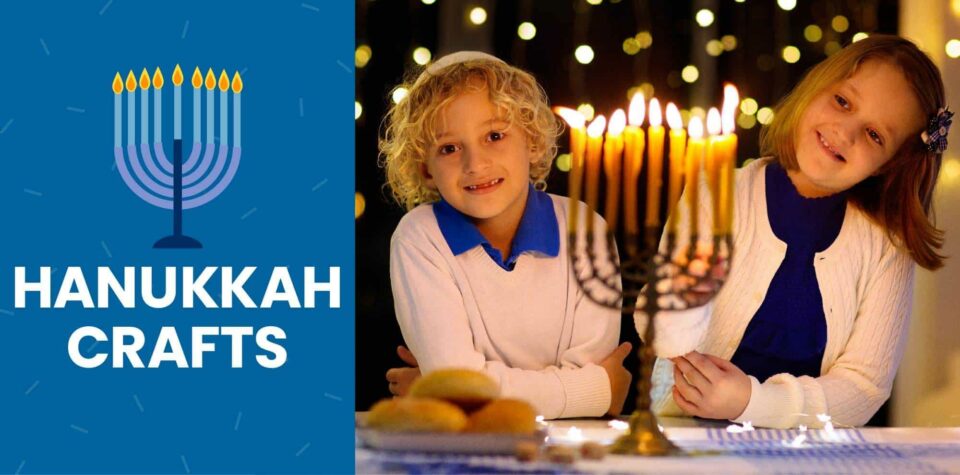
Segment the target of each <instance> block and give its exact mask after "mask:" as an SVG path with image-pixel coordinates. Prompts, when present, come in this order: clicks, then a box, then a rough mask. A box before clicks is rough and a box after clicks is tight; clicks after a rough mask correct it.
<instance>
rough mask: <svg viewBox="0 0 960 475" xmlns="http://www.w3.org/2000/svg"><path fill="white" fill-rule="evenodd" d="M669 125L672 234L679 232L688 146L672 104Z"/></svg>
mask: <svg viewBox="0 0 960 475" xmlns="http://www.w3.org/2000/svg"><path fill="white" fill-rule="evenodd" d="M667 125H669V126H670V174H669V176H670V183H669V188H668V190H669V191H668V195H667V196H668V201H667V209H668V210H669V212H668V213H667V224H668V226H669V230H670V232H671V233H676V232H677V219H678V218H677V217H676V211H677V205H678V204H679V203H680V192H681V186H682V183H683V168H684V159H685V158H686V157H685V155H684V151H685V150H686V145H687V131H686V130H684V128H683V119H682V118H681V117H680V111H678V110H677V106H675V105H674V104H673V103H672V102H671V103H669V104H667Z"/></svg>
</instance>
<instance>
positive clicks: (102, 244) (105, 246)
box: [100, 241, 113, 259]
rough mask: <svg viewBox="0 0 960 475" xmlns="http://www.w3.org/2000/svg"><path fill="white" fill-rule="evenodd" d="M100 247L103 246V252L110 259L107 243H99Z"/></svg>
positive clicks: (111, 256)
mask: <svg viewBox="0 0 960 475" xmlns="http://www.w3.org/2000/svg"><path fill="white" fill-rule="evenodd" d="M100 245H101V246H103V251H104V252H106V253H107V257H109V258H111V259H112V258H113V254H111V253H110V248H109V247H107V243H106V242H104V241H100Z"/></svg>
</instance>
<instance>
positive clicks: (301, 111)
mask: <svg viewBox="0 0 960 475" xmlns="http://www.w3.org/2000/svg"><path fill="white" fill-rule="evenodd" d="M300 117H303V98H302V97H301V98H300Z"/></svg>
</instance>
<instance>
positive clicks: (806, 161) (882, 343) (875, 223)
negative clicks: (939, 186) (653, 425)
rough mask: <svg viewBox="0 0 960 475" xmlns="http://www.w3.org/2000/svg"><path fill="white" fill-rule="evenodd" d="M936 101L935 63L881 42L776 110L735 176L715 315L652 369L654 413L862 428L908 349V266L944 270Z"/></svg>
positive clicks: (803, 86)
mask: <svg viewBox="0 0 960 475" xmlns="http://www.w3.org/2000/svg"><path fill="white" fill-rule="evenodd" d="M944 106H945V98H944V87H943V82H942V79H941V77H940V74H939V72H938V70H937V68H936V66H935V65H934V64H933V63H932V62H931V61H930V59H929V58H928V57H927V56H926V55H925V54H924V53H922V52H921V51H920V50H919V49H917V47H916V46H915V45H914V44H913V43H911V42H909V41H907V40H905V39H902V38H899V37H896V36H886V35H873V36H870V37H869V38H867V39H864V40H861V41H859V42H856V43H853V44H851V45H849V46H847V47H846V48H844V49H843V50H841V51H840V52H838V53H836V54H834V55H833V56H831V57H829V58H828V59H826V60H825V61H823V62H822V63H820V64H819V65H817V66H815V67H814V68H813V69H812V70H811V71H810V72H809V74H807V76H806V77H805V78H804V79H803V80H802V81H801V82H800V84H799V85H798V86H797V87H796V88H795V89H794V90H793V92H791V93H790V94H789V95H788V96H787V97H786V98H785V99H784V100H783V101H781V103H780V104H779V105H778V106H777V109H776V114H775V118H774V121H773V123H772V124H771V125H770V126H769V127H768V128H767V129H765V130H764V131H763V132H762V134H761V151H762V153H763V154H764V155H769V157H768V158H765V159H761V160H757V161H754V162H752V163H750V164H748V165H746V166H745V167H744V168H743V169H741V170H738V174H737V178H736V185H737V197H736V207H737V209H736V215H735V216H736V217H735V223H734V226H735V228H734V235H735V244H734V245H735V247H734V249H735V251H734V257H733V262H732V268H731V274H730V276H729V278H728V280H727V282H726V285H724V287H723V288H722V289H721V290H720V292H719V294H718V295H717V297H716V299H715V300H714V302H713V304H711V305H708V306H706V307H704V308H702V309H700V311H701V312H712V318H711V319H710V321H709V325H704V327H706V328H704V329H705V330H706V333H705V338H704V339H703V340H702V342H701V343H700V344H699V345H698V347H697V351H694V352H690V353H687V354H685V355H683V356H676V357H674V358H671V359H669V360H659V361H658V362H657V365H656V369H655V371H654V386H655V389H654V401H655V406H654V409H655V411H656V412H658V413H660V414H664V415H675V414H680V413H681V412H683V413H686V414H689V415H695V416H700V417H704V418H713V419H732V420H735V421H738V422H747V421H750V422H752V423H753V424H754V425H757V426H765V427H775V428H788V427H795V426H797V425H800V424H805V425H810V426H821V425H823V422H824V419H825V418H823V419H821V418H818V417H817V416H818V415H820V414H828V415H830V416H832V419H833V421H834V423H839V424H843V425H850V426H858V425H863V424H864V423H866V422H867V421H868V420H869V419H870V417H871V416H872V415H873V414H874V412H876V410H877V409H878V408H879V407H880V406H881V405H882V404H883V402H884V401H885V400H886V399H887V398H888V397H889V395H890V390H891V385H892V382H893V378H894V375H895V374H896V370H897V366H898V365H899V363H900V359H901V357H902V355H903V350H904V343H905V341H906V338H905V337H906V332H907V328H908V325H907V323H908V317H909V315H910V306H911V300H912V289H913V274H914V264H918V265H920V266H921V267H924V268H926V269H930V270H935V269H937V268H939V267H941V266H942V265H943V259H944V258H943V256H941V255H940V254H938V252H937V250H938V249H939V248H940V247H941V245H942V243H943V234H942V232H941V231H940V230H938V229H937V228H936V227H934V225H933V224H932V223H931V216H932V210H931V206H930V205H931V198H932V196H933V189H934V184H935V183H936V180H937V175H938V173H939V170H940V163H941V157H942V153H943V151H944V149H945V148H946V133H947V129H948V128H949V125H950V116H951V115H952V114H951V113H950V112H949V111H948V110H946V108H945V107H944ZM748 249H749V252H748V251H747V250H748ZM675 350H676V349H674V351H673V352H672V354H673V355H676V354H677V352H676V351H675ZM664 353H667V354H669V353H671V350H670V349H665V350H663V351H662V352H661V354H664Z"/></svg>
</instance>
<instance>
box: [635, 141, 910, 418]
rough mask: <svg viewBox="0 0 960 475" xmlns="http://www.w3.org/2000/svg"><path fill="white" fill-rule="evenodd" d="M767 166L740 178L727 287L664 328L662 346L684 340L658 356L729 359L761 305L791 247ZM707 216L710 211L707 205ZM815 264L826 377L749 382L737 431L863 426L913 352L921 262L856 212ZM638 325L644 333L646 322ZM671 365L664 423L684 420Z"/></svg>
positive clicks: (662, 399) (659, 407) (661, 382)
mask: <svg viewBox="0 0 960 475" xmlns="http://www.w3.org/2000/svg"><path fill="white" fill-rule="evenodd" d="M767 163H769V159H761V160H756V161H754V162H752V163H750V164H748V165H747V166H745V167H744V168H742V169H740V170H737V176H736V186H737V190H736V193H737V197H736V201H735V203H736V210H735V217H734V233H735V235H734V239H735V244H734V246H735V248H734V249H735V250H734V257H733V262H732V269H731V273H730V276H729V279H728V280H727V282H726V285H724V287H723V288H722V289H721V291H720V292H719V294H718V295H717V297H716V298H715V299H714V301H713V302H712V303H711V304H708V305H707V306H705V307H701V308H699V309H692V310H689V311H686V312H675V313H672V314H670V315H667V316H666V317H665V318H661V319H659V320H661V321H660V322H658V325H657V328H658V337H659V336H660V335H664V333H665V332H666V333H668V334H669V333H675V334H678V335H676V336H673V337H668V338H664V339H663V340H662V341H658V342H657V352H658V354H659V355H660V356H661V357H669V356H676V355H679V354H683V353H686V352H688V351H691V350H694V349H695V350H697V351H700V352H702V353H708V354H713V355H717V356H719V357H721V358H724V359H727V360H729V359H730V358H731V357H732V356H733V354H734V352H735V351H736V349H737V347H738V345H739V344H740V340H741V338H742V337H743V333H744V331H745V330H746V328H747V324H748V323H749V322H750V319H751V318H752V317H753V315H754V314H755V313H756V311H757V309H758V308H759V307H760V304H761V303H762V302H763V300H764V296H765V294H766V291H767V288H768V287H769V285H770V282H771V281H772V279H773V276H774V274H775V273H776V271H777V269H778V268H779V266H780V263H781V262H782V261H783V258H784V256H785V254H786V244H784V243H783V242H782V241H780V240H779V239H777V237H776V236H775V235H774V234H773V231H772V229H771V228H770V222H769V220H768V219H767V205H766V193H765V177H764V172H763V169H764V167H765V166H766V164H767ZM701 196H704V193H701ZM704 212H706V213H709V207H708V206H706V205H705V204H704V203H701V215H702V214H704ZM707 229H709V228H707ZM814 259H815V261H814V268H815V270H816V275H817V281H818V282H819V286H820V293H821V294H822V297H823V312H824V315H825V317H826V321H827V344H826V349H825V350H824V355H823V363H822V366H821V376H820V377H817V378H812V377H809V376H802V377H799V378H798V377H794V376H792V375H790V374H786V373H784V374H778V375H774V376H772V377H770V378H769V379H767V380H766V381H763V382H760V381H758V380H757V379H756V378H754V377H752V376H751V377H750V379H751V395H750V402H749V403H748V405H747V408H746V410H745V411H744V412H743V414H742V415H740V417H739V418H737V419H736V421H737V422H745V421H750V422H752V423H753V424H754V425H755V426H763V427H774V428H788V427H796V426H797V425H799V424H805V425H808V426H811V427H820V426H822V425H823V424H822V422H820V421H819V420H818V419H817V417H816V416H817V414H828V415H830V416H831V417H832V418H833V422H834V424H839V425H851V426H859V425H863V424H865V423H866V422H867V421H868V420H869V419H870V417H871V416H872V415H873V414H874V413H875V412H876V411H877V409H878V408H879V407H880V406H881V405H882V404H883V402H884V401H886V400H887V398H888V397H889V396H890V390H891V386H892V384H893V378H894V375H895V374H896V371H897V366H899V364H900V360H901V358H902V356H903V351H904V345H905V343H906V336H907V328H908V318H909V316H910V310H911V302H912V293H913V275H914V268H915V265H914V262H913V261H912V260H911V259H910V257H909V256H908V255H907V254H906V253H905V252H904V251H902V250H900V249H898V248H897V247H896V246H895V245H894V244H893V243H892V242H891V241H890V240H889V239H888V238H887V237H886V234H885V232H884V231H883V230H882V229H881V228H880V227H879V226H877V225H876V224H874V223H873V222H871V221H870V220H869V219H868V218H867V216H866V215H864V214H863V213H862V212H861V211H859V210H858V209H856V208H855V207H854V206H853V205H851V204H848V205H847V210H846V214H845V216H844V221H843V227H842V228H841V230H840V234H839V235H838V236H837V238H836V241H834V242H833V244H832V245H831V246H830V247H829V248H828V249H826V250H825V251H823V252H820V253H817V254H816V255H815V257H814ZM637 323H638V327H641V328H639V329H641V330H642V325H641V323H642V322H641V321H639V319H638V321H637ZM676 328H679V331H674V330H675V329H676ZM641 334H642V333H641ZM672 366H673V364H672V363H671V362H670V361H669V360H666V359H660V360H658V361H657V364H656V367H655V369H654V374H653V378H654V396H653V401H654V412H656V413H658V414H661V415H680V414H683V411H682V410H681V409H680V408H679V407H678V406H677V405H676V403H675V402H674V401H673V397H672V395H671V387H672V386H673V368H672Z"/></svg>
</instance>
